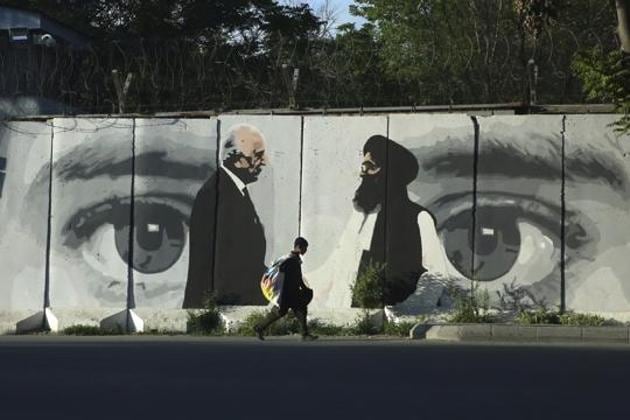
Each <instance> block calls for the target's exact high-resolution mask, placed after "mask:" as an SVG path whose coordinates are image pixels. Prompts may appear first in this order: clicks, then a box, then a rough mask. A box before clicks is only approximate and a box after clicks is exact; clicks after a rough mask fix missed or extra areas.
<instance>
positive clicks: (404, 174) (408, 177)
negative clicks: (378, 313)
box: [352, 135, 435, 306]
mask: <svg viewBox="0 0 630 420" xmlns="http://www.w3.org/2000/svg"><path fill="white" fill-rule="evenodd" d="M417 174H418V161H417V159H416V158H415V157H414V156H413V154H412V153H411V152H410V151H409V150H407V149H406V148H404V147H403V146H401V145H399V144H398V143H396V142H394V141H392V140H390V139H388V138H386V137H384V136H380V135H375V136H372V137H370V138H369V139H368V140H367V142H366V143H365V145H364V147H363V163H362V165H361V184H360V185H359V187H358V189H357V190H356V193H355V195H354V199H353V200H352V201H353V204H354V207H355V209H356V210H357V211H360V212H361V213H363V214H364V215H365V218H366V219H367V217H368V215H370V214H376V220H375V223H374V228H373V233H372V239H371V242H370V248H369V249H368V250H364V251H363V254H362V256H361V261H360V265H359V271H358V273H359V276H360V275H361V273H362V270H364V269H365V267H367V266H368V265H369V264H385V268H384V272H383V276H384V296H383V303H384V304H385V305H394V304H397V303H400V302H403V301H404V300H405V299H407V298H408V297H409V296H410V295H411V294H413V293H414V292H415V291H416V285H417V283H418V280H419V279H420V276H421V275H422V274H423V273H424V272H426V271H427V269H426V268H425V265H423V249H422V232H421V229H420V227H419V226H432V227H433V231H434V230H435V228H434V226H435V220H434V218H433V216H432V215H431V214H430V213H429V212H428V210H427V209H425V208H424V207H422V206H421V205H419V204H417V203H414V202H412V201H411V200H410V199H409V196H408V192H407V185H408V184H410V183H411V182H412V181H413V180H414V179H415V178H416V176H417ZM433 233H434V232H433ZM433 236H435V233H434V235H433ZM356 305H357V302H356V299H355V298H354V297H353V306H356Z"/></svg>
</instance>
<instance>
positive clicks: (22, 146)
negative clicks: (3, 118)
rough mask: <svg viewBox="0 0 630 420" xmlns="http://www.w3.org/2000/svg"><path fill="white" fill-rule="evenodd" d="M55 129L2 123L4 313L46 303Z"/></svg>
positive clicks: (0, 274)
mask: <svg viewBox="0 0 630 420" xmlns="http://www.w3.org/2000/svg"><path fill="white" fill-rule="evenodd" d="M51 134H52V131H51V128H50V125H49V124H48V123H43V122H4V123H2V125H0V220H2V222H1V223H0V312H4V311H13V310H36V309H41V308H42V307H43V305H44V285H45V282H46V238H47V230H48V205H49V197H50V194H49V192H48V189H49V187H50V175H49V173H50V165H49V163H50V141H51Z"/></svg>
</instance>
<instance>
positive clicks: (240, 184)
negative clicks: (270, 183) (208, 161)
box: [221, 164, 247, 196]
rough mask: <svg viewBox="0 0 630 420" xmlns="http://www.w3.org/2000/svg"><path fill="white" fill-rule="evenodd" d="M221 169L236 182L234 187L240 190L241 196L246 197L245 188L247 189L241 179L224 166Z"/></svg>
mask: <svg viewBox="0 0 630 420" xmlns="http://www.w3.org/2000/svg"><path fill="white" fill-rule="evenodd" d="M221 168H222V169H223V170H224V171H225V172H226V173H227V174H228V175H229V176H230V178H231V179H232V181H233V182H234V185H236V188H238V190H239V192H240V193H241V195H243V196H245V188H246V187H247V186H246V185H245V183H244V182H243V181H241V179H240V178H239V177H237V176H236V175H234V172H232V171H230V170H229V169H228V168H226V167H225V166H223V164H221Z"/></svg>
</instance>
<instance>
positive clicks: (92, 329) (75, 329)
mask: <svg viewBox="0 0 630 420" xmlns="http://www.w3.org/2000/svg"><path fill="white" fill-rule="evenodd" d="M124 333H125V332H124V331H123V330H122V328H118V329H116V330H112V329H103V328H101V327H99V326H96V325H82V324H78V325H72V326H70V327H67V328H64V329H63V330H62V331H61V334H64V335H122V334H124Z"/></svg>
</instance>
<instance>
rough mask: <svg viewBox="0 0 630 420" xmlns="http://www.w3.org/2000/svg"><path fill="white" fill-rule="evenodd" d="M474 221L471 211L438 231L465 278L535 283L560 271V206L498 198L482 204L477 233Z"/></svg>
mask: <svg viewBox="0 0 630 420" xmlns="http://www.w3.org/2000/svg"><path fill="white" fill-rule="evenodd" d="M472 220H473V217H472V210H470V209H466V210H463V211H460V212H459V213H456V214H454V215H452V216H450V217H449V218H448V220H446V221H445V222H444V223H442V224H441V225H440V227H439V231H440V236H441V237H442V241H443V244H444V250H445V253H446V256H447V258H448V260H449V262H450V263H451V265H452V267H453V268H454V269H455V270H456V271H457V272H459V273H460V274H461V275H463V276H464V277H466V278H468V279H475V280H478V281H481V282H495V281H496V282H497V284H503V283H512V282H516V283H518V284H521V285H526V284H530V285H531V284H534V283H537V282H540V281H542V280H545V279H547V278H551V277H549V276H552V277H553V275H554V273H556V272H557V270H559V263H560V226H559V220H560V209H559V208H556V207H555V206H552V205H548V204H545V203H542V202H532V201H531V199H524V198H521V197H514V196H508V195H503V196H501V197H499V196H498V195H497V196H495V197H488V198H481V199H479V200H478V203H477V207H476V213H475V221H476V223H475V225H476V226H475V228H474V230H473V226H472V225H473V223H472ZM473 242H474V246H473ZM577 246H581V244H578V245H577ZM473 250H474V251H473ZM473 252H474V255H473Z"/></svg>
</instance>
